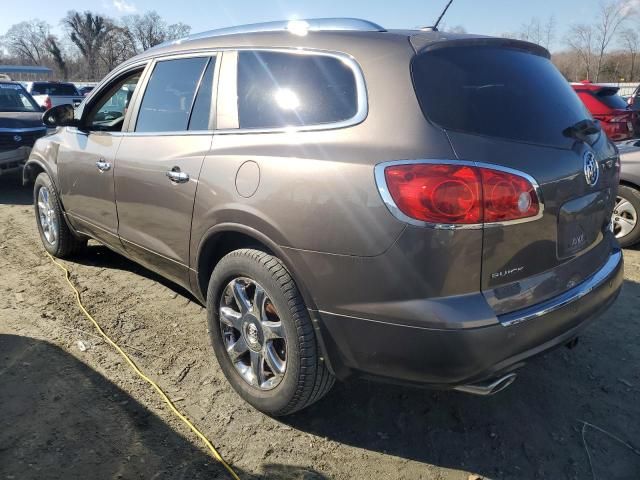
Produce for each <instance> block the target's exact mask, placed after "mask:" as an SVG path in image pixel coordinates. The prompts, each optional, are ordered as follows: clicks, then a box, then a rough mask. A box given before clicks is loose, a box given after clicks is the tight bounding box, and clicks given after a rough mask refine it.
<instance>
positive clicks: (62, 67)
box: [44, 35, 68, 80]
mask: <svg viewBox="0 0 640 480" xmlns="http://www.w3.org/2000/svg"><path fill="white" fill-rule="evenodd" d="M44 47H45V49H46V50H47V52H48V53H49V55H51V58H52V59H53V63H55V65H56V67H57V68H58V70H59V71H60V76H61V77H62V79H63V80H66V79H67V77H68V71H67V62H66V60H65V59H64V56H63V54H62V50H61V49H60V46H59V44H58V38H57V37H56V36H55V35H49V36H48V37H47V38H46V40H45V43H44Z"/></svg>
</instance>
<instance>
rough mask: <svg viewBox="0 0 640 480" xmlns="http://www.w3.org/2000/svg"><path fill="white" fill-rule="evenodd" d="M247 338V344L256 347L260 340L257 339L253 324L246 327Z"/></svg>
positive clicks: (255, 328) (256, 329)
mask: <svg viewBox="0 0 640 480" xmlns="http://www.w3.org/2000/svg"><path fill="white" fill-rule="evenodd" d="M247 337H248V340H249V343H250V344H252V345H256V344H258V343H259V342H260V339H259V338H258V328H257V327H256V326H255V325H254V324H253V323H250V324H249V325H248V326H247Z"/></svg>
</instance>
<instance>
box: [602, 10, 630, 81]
mask: <svg viewBox="0 0 640 480" xmlns="http://www.w3.org/2000/svg"><path fill="white" fill-rule="evenodd" d="M631 5H632V3H631V2H629V1H628V0H607V1H606V2H601V3H600V7H599V14H600V18H599V19H598V21H597V22H596V24H595V25H594V28H593V30H594V33H595V40H596V48H597V50H596V52H597V64H596V78H595V81H596V83H597V82H598V80H599V79H600V71H601V69H602V60H603V58H604V55H605V53H606V51H607V48H608V47H609V44H610V43H611V41H612V40H613V38H614V37H615V35H616V33H617V32H618V29H619V28H620V26H621V25H622V24H623V23H624V22H625V21H626V20H627V19H628V18H629V17H630V16H631V15H633V14H634V10H633V8H632V7H631Z"/></svg>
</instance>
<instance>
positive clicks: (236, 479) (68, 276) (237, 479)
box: [45, 251, 240, 480]
mask: <svg viewBox="0 0 640 480" xmlns="http://www.w3.org/2000/svg"><path fill="white" fill-rule="evenodd" d="M45 253H46V254H47V255H48V256H49V258H50V259H51V261H52V262H53V263H54V264H56V265H57V266H58V267H59V268H61V269H62V270H63V271H64V273H65V279H66V280H67V283H68V284H69V285H71V288H72V289H73V292H74V294H75V296H76V301H77V302H78V305H79V306H80V310H82V313H84V315H85V317H87V318H88V319H89V320H91V323H93V325H94V326H95V327H96V329H97V330H98V333H99V334H100V335H101V336H102V338H104V339H105V340H106V341H107V343H108V344H109V345H111V346H112V347H113V348H115V349H116V350H117V351H118V353H119V354H120V355H121V356H122V358H124V359H125V360H126V362H127V363H128V364H129V366H130V367H131V368H132V369H133V371H134V372H136V374H138V376H139V377H140V378H142V379H143V380H144V381H145V382H147V383H148V384H149V385H151V386H152V387H153V388H154V389H155V390H156V391H157V392H158V394H159V395H160V396H161V397H162V400H164V403H166V404H167V405H168V406H169V408H170V409H171V411H172V412H173V413H174V414H175V416H176V417H178V418H179V419H180V420H182V422H183V423H184V424H185V425H187V426H188V427H189V428H190V429H191V431H192V432H193V433H195V434H196V435H197V436H198V437H199V438H200V440H202V442H203V443H204V444H205V445H206V446H207V448H208V449H209V451H210V452H211V455H213V458H215V459H216V460H217V461H218V462H220V463H221V464H222V466H224V468H226V469H227V471H228V472H229V474H230V475H231V476H232V477H233V478H234V480H240V477H238V475H237V474H236V472H234V471H233V468H231V466H230V465H229V464H228V463H227V462H225V461H224V459H223V458H222V456H221V455H220V454H219V453H218V451H217V450H216V448H215V447H214V446H213V444H212V443H211V442H210V441H209V439H208V438H207V437H206V436H205V435H204V433H202V432H201V431H200V430H198V428H197V427H196V426H195V425H194V424H193V423H191V422H190V421H189V419H188V418H187V417H185V416H184V415H183V414H182V413H180V411H178V409H177V408H176V407H175V405H174V404H173V402H172V401H171V400H170V399H169V397H168V396H167V394H166V393H164V391H163V390H162V389H161V388H160V387H159V386H158V384H157V383H156V382H154V381H153V380H151V379H150V378H149V377H147V376H146V375H145V374H144V373H143V372H142V370H140V369H139V368H138V366H137V365H136V364H135V362H134V361H133V360H131V358H129V355H127V354H126V352H125V351H124V350H122V348H120V347H119V346H118V344H117V343H116V342H114V341H113V340H111V338H109V335H107V334H106V333H105V332H104V330H102V328H101V327H100V325H99V324H98V322H96V321H95V320H94V319H93V317H92V316H91V314H90V313H89V312H88V311H87V309H86V308H84V305H83V304H82V300H80V292H79V291H78V289H77V288H76V286H75V285H74V284H73V282H72V281H71V272H69V270H67V268H66V267H65V266H64V265H62V264H61V263H60V262H58V261H57V260H56V259H54V258H53V257H52V256H51V255H50V254H49V252H47V251H45Z"/></svg>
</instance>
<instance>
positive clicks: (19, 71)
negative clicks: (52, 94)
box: [0, 65, 53, 82]
mask: <svg viewBox="0 0 640 480" xmlns="http://www.w3.org/2000/svg"><path fill="white" fill-rule="evenodd" d="M2 73H3V74H5V75H8V76H9V77H11V80H18V81H23V82H35V81H41V80H51V79H52V78H53V70H51V69H50V68H47V67H36V66H32V65H0V74H2Z"/></svg>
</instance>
